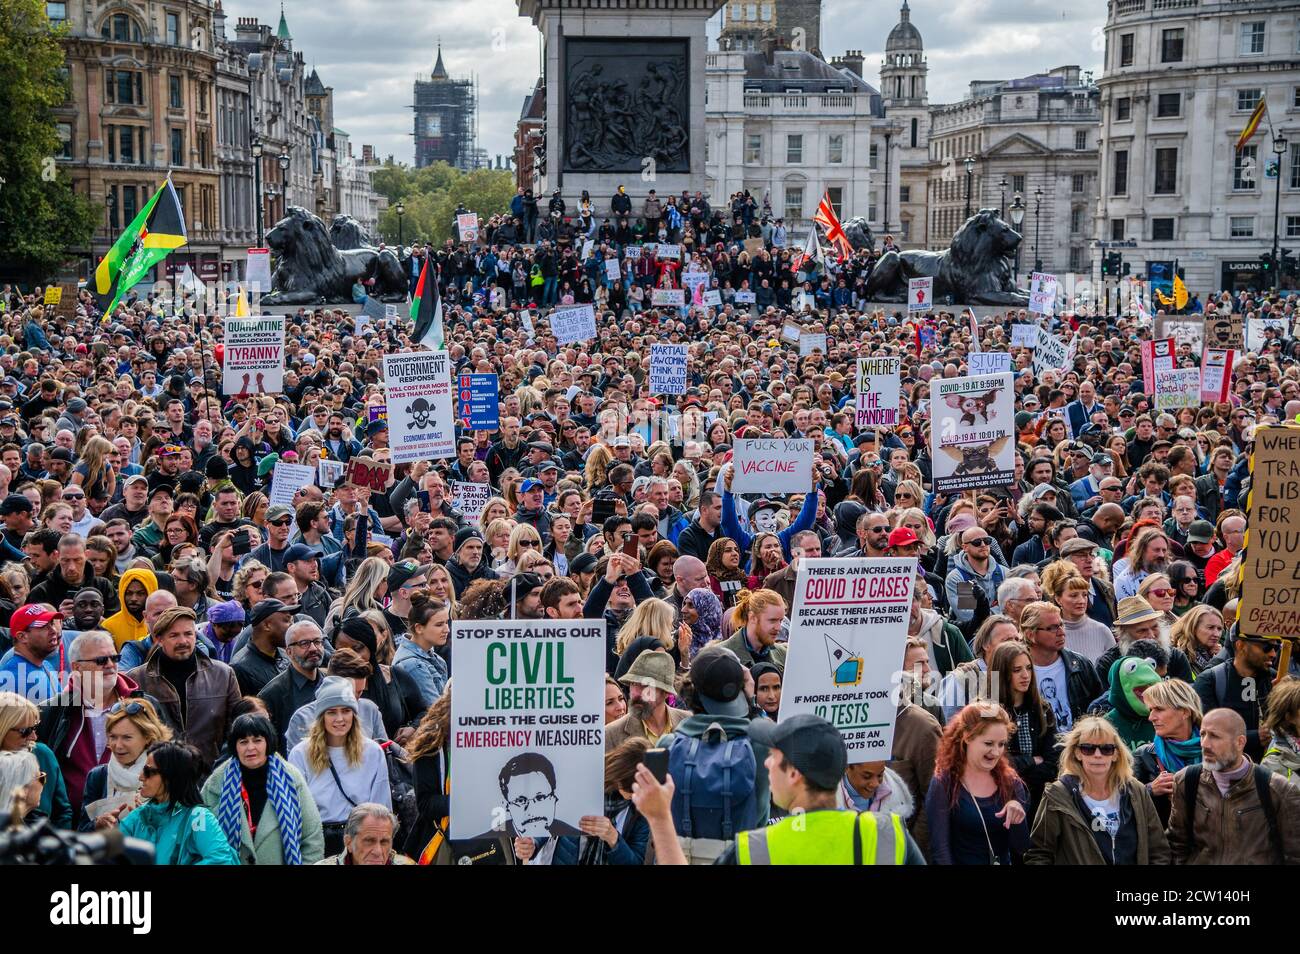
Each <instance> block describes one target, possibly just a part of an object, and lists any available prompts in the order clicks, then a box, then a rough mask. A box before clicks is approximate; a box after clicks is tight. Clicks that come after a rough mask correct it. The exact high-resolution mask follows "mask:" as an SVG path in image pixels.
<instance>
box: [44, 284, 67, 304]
mask: <svg viewBox="0 0 1300 954" xmlns="http://www.w3.org/2000/svg"><path fill="white" fill-rule="evenodd" d="M61 301H63V289H62V288H60V287H59V286H58V285H48V286H46V288H45V304H47V305H57V304H58V303H59V302H61Z"/></svg>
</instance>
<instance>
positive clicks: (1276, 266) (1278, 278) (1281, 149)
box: [1273, 133, 1287, 288]
mask: <svg viewBox="0 0 1300 954" xmlns="http://www.w3.org/2000/svg"><path fill="white" fill-rule="evenodd" d="M1286 147H1287V141H1286V137H1285V136H1283V135H1282V134H1281V133H1278V134H1277V135H1276V136H1274V137H1273V155H1275V156H1277V191H1276V192H1275V193H1274V195H1273V287H1274V288H1281V287H1282V273H1281V266H1280V263H1279V262H1278V254H1277V249H1278V238H1279V236H1278V231H1277V226H1278V213H1279V212H1280V211H1281V208H1282V156H1283V154H1285V153H1286Z"/></svg>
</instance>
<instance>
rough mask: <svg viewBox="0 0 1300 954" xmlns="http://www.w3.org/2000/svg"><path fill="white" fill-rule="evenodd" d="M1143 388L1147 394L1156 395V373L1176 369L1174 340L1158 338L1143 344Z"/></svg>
mask: <svg viewBox="0 0 1300 954" xmlns="http://www.w3.org/2000/svg"><path fill="white" fill-rule="evenodd" d="M1141 350H1142V388H1143V390H1144V392H1145V393H1146V394H1155V393H1156V372H1157V371H1172V370H1173V369H1174V353H1175V351H1176V349H1175V348H1174V339H1173V338H1157V339H1155V340H1154V341H1144V342H1142V349H1141Z"/></svg>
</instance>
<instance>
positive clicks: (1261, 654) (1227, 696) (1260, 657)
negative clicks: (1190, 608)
mask: <svg viewBox="0 0 1300 954" xmlns="http://www.w3.org/2000/svg"><path fill="white" fill-rule="evenodd" d="M1234 632H1236V635H1235V636H1234V638H1233V640H1232V655H1231V656H1230V657H1229V658H1228V659H1226V660H1225V661H1223V662H1221V663H1219V664H1218V665H1216V666H1211V667H1210V668H1209V669H1206V670H1205V671H1204V672H1202V673H1201V674H1200V675H1199V676H1197V677H1196V682H1195V683H1193V686H1194V688H1195V689H1196V694H1197V695H1198V696H1200V697H1201V705H1202V707H1203V708H1204V709H1205V711H1206V712H1209V711H1210V710H1211V709H1231V710H1232V711H1233V712H1235V713H1237V714H1238V715H1240V716H1241V718H1242V719H1244V720H1245V730H1246V754H1247V755H1249V756H1250V757H1251V758H1252V759H1254V760H1255V761H1256V762H1258V761H1259V760H1260V759H1262V758H1263V757H1264V750H1265V749H1267V748H1268V745H1269V742H1270V741H1271V740H1272V735H1271V733H1270V732H1269V731H1268V729H1267V728H1266V727H1265V726H1264V724H1263V715H1264V713H1266V712H1267V711H1268V695H1269V692H1270V691H1271V690H1272V688H1273V676H1274V673H1273V666H1274V664H1275V663H1276V662H1277V654H1278V647H1279V646H1281V642H1280V641H1279V640H1276V639H1262V638H1259V637H1254V636H1242V635H1241V634H1240V632H1239V631H1235V630H1234Z"/></svg>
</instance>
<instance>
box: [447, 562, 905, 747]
mask: <svg viewBox="0 0 1300 954" xmlns="http://www.w3.org/2000/svg"><path fill="white" fill-rule="evenodd" d="M915 582H916V560H915V559H914V558H912V559H895V560H891V559H870V558H867V557H856V558H850V559H841V560H831V559H802V560H800V561H799V572H798V575H797V576H796V577H795V586H794V607H793V609H792V611H791V614H790V641H789V644H788V649H787V655H786V662H785V677H784V683H783V686H782V690H781V710H780V713H779V717H778V719H779V720H784V719H788V718H790V717H791V716H793V715H798V714H800V713H812V714H813V715H816V716H820V717H821V718H823V719H826V720H827V721H829V722H830V723H831V724H832V725H834V726H835V728H837V729H839V731H840V735H841V736H843V738H844V746H845V748H846V749H848V756H849V764H850V765H854V764H856V763H858V762H872V761H887V760H888V759H889V757H890V752H892V751H893V746H894V720H895V718H896V716H897V714H898V693H897V686H898V685H899V682H900V673H901V670H902V668H903V656H904V649H905V647H906V645H907V621H908V617H909V615H910V614H911V611H912V591H913V588H914V586H915ZM453 698H454V697H453ZM454 704H455V703H454V702H453V705H454Z"/></svg>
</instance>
